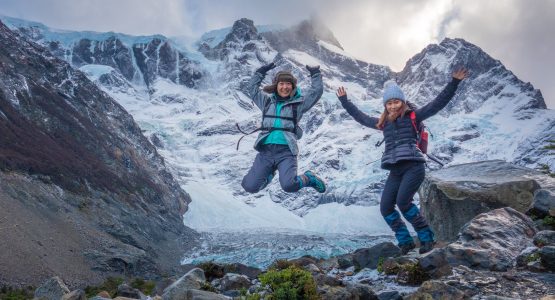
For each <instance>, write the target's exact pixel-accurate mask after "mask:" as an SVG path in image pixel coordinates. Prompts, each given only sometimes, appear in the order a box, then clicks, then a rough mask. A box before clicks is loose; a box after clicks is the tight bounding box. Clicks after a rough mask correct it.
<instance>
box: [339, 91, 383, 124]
mask: <svg viewBox="0 0 555 300" xmlns="http://www.w3.org/2000/svg"><path fill="white" fill-rule="evenodd" d="M338 98H339V101H340V102H341V105H342V106H343V108H344V109H345V110H346V111H347V112H348V113H349V115H351V117H353V119H355V121H357V122H359V123H360V124H362V125H364V126H366V127H370V128H373V129H378V126H377V124H378V121H379V119H378V118H374V117H370V116H368V115H367V114H365V113H363V112H362V111H360V109H358V108H357V107H356V106H355V105H354V104H353V103H352V102H351V101H349V99H347V96H341V97H338Z"/></svg>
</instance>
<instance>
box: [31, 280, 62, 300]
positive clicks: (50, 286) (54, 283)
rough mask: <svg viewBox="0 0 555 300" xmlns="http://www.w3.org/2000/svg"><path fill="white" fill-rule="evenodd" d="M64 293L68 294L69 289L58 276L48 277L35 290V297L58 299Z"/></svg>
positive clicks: (45, 299) (50, 299)
mask: <svg viewBox="0 0 555 300" xmlns="http://www.w3.org/2000/svg"><path fill="white" fill-rule="evenodd" d="M66 294H69V289H68V288H67V286H66V285H65V283H64V282H63V281H62V280H61V279H60V277H58V276H55V277H52V278H50V279H48V280H47V281H46V282H45V283H44V284H43V285H41V286H40V287H39V288H37V289H36V290H35V298H38V299H43V300H60V299H61V298H62V297H63V296H64V295H66Z"/></svg>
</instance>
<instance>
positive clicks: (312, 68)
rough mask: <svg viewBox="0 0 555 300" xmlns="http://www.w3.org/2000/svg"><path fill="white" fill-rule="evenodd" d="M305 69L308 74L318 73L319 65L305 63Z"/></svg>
mask: <svg viewBox="0 0 555 300" xmlns="http://www.w3.org/2000/svg"><path fill="white" fill-rule="evenodd" d="M306 69H307V70H308V72H310V76H312V75H315V74H318V73H320V66H309V65H306Z"/></svg>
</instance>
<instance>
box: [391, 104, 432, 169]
mask: <svg viewBox="0 0 555 300" xmlns="http://www.w3.org/2000/svg"><path fill="white" fill-rule="evenodd" d="M409 114H410V110H408V111H407V112H406V113H405V115H404V116H403V117H399V118H397V120H395V121H393V122H389V121H386V122H385V126H384V128H383V135H384V141H385V151H384V153H383V156H382V163H381V167H382V168H383V169H387V170H390V169H391V168H392V167H393V165H394V164H396V163H398V162H400V161H403V160H410V161H421V162H426V158H425V157H424V154H423V153H422V152H421V151H420V149H418V148H417V147H416V131H415V130H414V127H413V126H412V122H411V120H410V116H409Z"/></svg>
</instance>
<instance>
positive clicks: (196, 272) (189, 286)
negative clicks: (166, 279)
mask: <svg viewBox="0 0 555 300" xmlns="http://www.w3.org/2000/svg"><path fill="white" fill-rule="evenodd" d="M205 282H206V277H205V276H204V271H203V270H202V269H200V268H194V269H192V270H191V271H189V272H188V273H187V274H185V275H183V277H181V278H179V279H178V280H177V281H176V282H174V283H173V284H172V285H170V286H168V287H167V288H166V289H165V290H164V294H162V298H164V299H165V300H177V299H182V298H183V297H186V295H189V292H190V291H191V290H200V288H201V287H202V284H203V283H205Z"/></svg>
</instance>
